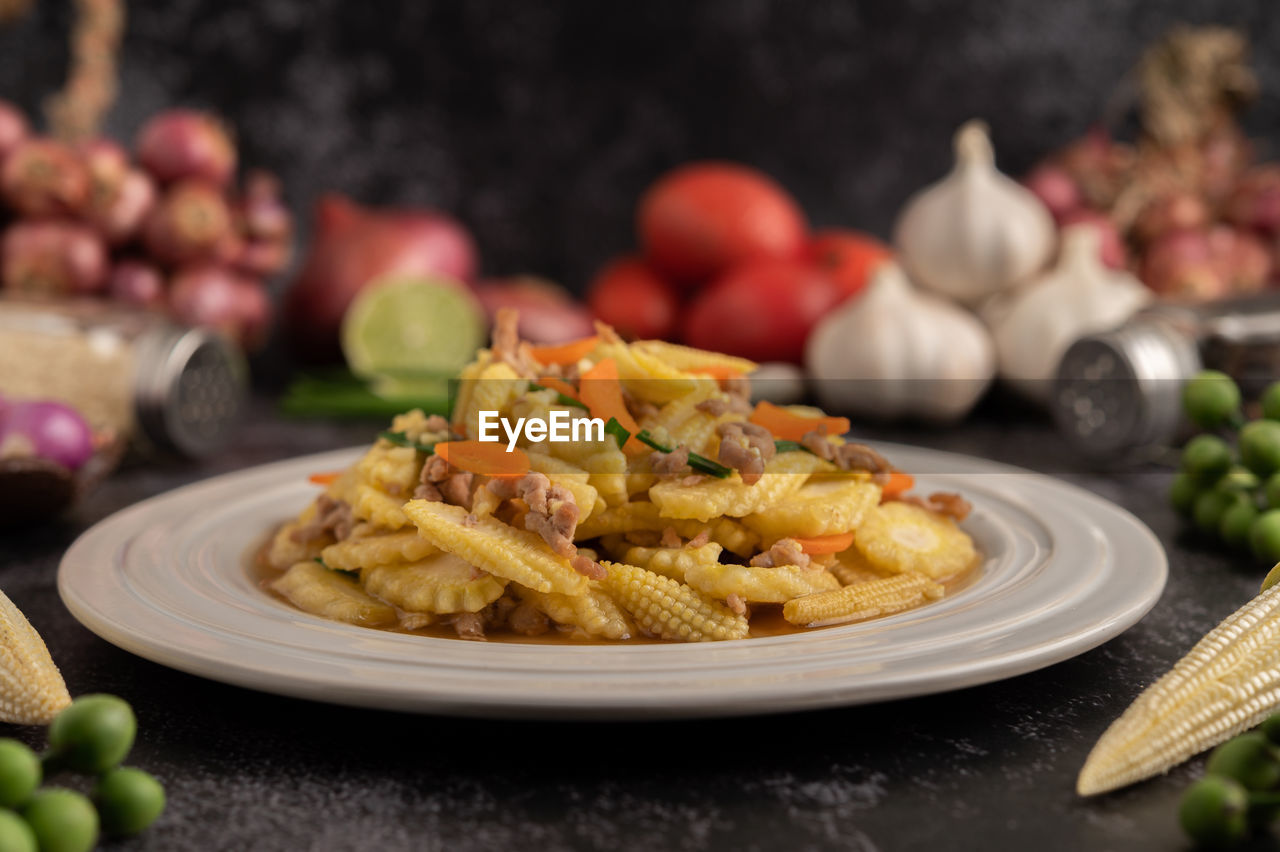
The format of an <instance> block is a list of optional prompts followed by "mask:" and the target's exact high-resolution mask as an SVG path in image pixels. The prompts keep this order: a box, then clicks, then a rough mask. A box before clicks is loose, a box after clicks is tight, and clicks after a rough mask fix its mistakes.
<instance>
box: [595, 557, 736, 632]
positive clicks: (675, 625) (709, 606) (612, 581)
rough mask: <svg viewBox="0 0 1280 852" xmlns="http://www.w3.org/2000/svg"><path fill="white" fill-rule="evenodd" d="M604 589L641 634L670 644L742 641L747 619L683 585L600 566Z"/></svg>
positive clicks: (634, 569) (639, 571)
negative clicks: (604, 574) (605, 572)
mask: <svg viewBox="0 0 1280 852" xmlns="http://www.w3.org/2000/svg"><path fill="white" fill-rule="evenodd" d="M602 564H603V565H604V567H605V570H606V571H607V572H608V576H607V577H605V579H604V580H603V581H602V585H603V586H604V588H605V589H606V590H607V591H608V592H609V594H611V595H612V596H613V598H614V600H616V601H617V602H618V603H619V604H621V606H622V608H623V609H625V610H626V611H627V612H629V613H631V615H632V617H633V618H635V620H636V624H637V625H638V626H639V628H640V629H641V630H643V631H644V632H645V633H648V634H650V635H653V636H658V637H661V638H663V639H667V640H669V641H672V642H708V641H714V640H720V639H745V638H746V637H747V635H748V626H747V619H746V618H745V617H743V616H741V615H736V614H734V613H733V612H732V611H731V610H730V609H729V608H728V607H726V606H725V605H724V604H722V603H720V602H719V601H716V600H713V599H711V598H709V597H707V596H706V595H704V594H702V593H701V592H699V591H697V590H696V589H691V588H689V587H688V586H686V585H684V584H683V583H680V582H677V581H675V580H672V579H671V578H670V577H664V576H662V575H661V574H655V573H653V572H652V571H646V570H645V569H643V568H637V567H636V566H635V565H626V564H623V563H621V562H605V563H602Z"/></svg>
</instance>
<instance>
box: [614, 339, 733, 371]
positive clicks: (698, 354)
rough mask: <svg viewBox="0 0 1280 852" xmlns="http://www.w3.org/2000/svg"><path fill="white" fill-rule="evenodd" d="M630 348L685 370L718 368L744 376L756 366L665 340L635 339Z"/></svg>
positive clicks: (728, 356)
mask: <svg viewBox="0 0 1280 852" xmlns="http://www.w3.org/2000/svg"><path fill="white" fill-rule="evenodd" d="M631 348H632V350H634V351H637V352H643V353H645V354H646V355H650V356H652V357H654V358H656V359H658V360H659V361H661V362H662V363H664V364H668V365H670V366H672V367H675V368H676V369H678V370H684V371H685V372H694V371H697V370H705V369H708V368H720V369H724V370H728V371H730V372H734V373H741V374H742V375H744V376H745V375H747V374H748V373H750V372H752V371H753V370H755V368H756V362H755V361H748V360H747V359H746V358H738V357H736V356H734V355H724V354H722V353H720V352H708V351H707V350H705V349H694V348H693V347H692V346H681V345H680V344H679V343H667V342H666V341H665V340H637V341H636V342H635V343H632V344H631Z"/></svg>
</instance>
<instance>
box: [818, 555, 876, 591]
mask: <svg viewBox="0 0 1280 852" xmlns="http://www.w3.org/2000/svg"><path fill="white" fill-rule="evenodd" d="M827 570H828V571H830V572H831V573H832V574H834V575H835V578H836V579H837V580H839V581H840V585H842V586H852V585H854V584H855V583H867V582H870V581H871V580H880V579H883V578H884V577H886V576H890V575H889V574H887V573H886V572H884V571H881V570H879V569H878V568H876V567H875V566H874V565H872V564H871V563H870V562H868V561H867V557H865V556H863V555H862V554H861V553H859V552H858V549H857V548H856V547H851V548H849V549H848V550H846V551H845V552H844V553H841V554H839V556H838V557H837V558H836V561H835V562H834V563H833V564H831V565H828V566H827Z"/></svg>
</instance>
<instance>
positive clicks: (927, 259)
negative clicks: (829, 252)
mask: <svg viewBox="0 0 1280 852" xmlns="http://www.w3.org/2000/svg"><path fill="white" fill-rule="evenodd" d="M954 144H955V153H956V164H955V167H954V168H953V169H952V170H951V173H950V174H948V175H947V176H946V177H945V178H943V179H942V180H941V181H939V182H937V183H935V184H933V185H931V186H928V187H926V188H925V189H923V190H921V191H920V192H918V193H916V194H915V196H913V197H912V198H911V199H910V200H909V201H908V202H907V206H906V207H905V208H904V209H903V211H902V214H901V216H899V217H898V224H897V226H896V227H895V229H894V240H895V242H896V243H897V244H898V250H899V253H900V259H901V262H902V265H903V266H904V267H906V269H907V271H908V272H909V273H911V277H912V279H913V280H915V281H917V282H918V283H919V284H920V286H922V287H924V288H925V289H928V290H932V291H934V292H936V293H941V294H942V295H944V296H949V297H951V298H953V299H956V300H957V301H960V302H963V303H965V304H973V303H975V302H977V301H979V300H981V299H982V298H983V297H984V296H987V295H989V294H991V293H995V292H997V291H999V290H1003V289H1005V288H1007V287H1011V286H1013V285H1016V284H1019V283H1021V282H1023V281H1025V280H1027V279H1028V278H1030V277H1031V276H1032V275H1035V274H1036V273H1037V272H1039V271H1040V270H1041V269H1043V268H1044V267H1045V266H1046V264H1048V262H1049V257H1050V255H1051V254H1052V253H1053V244H1054V226H1053V219H1052V218H1051V217H1050V215H1049V211H1048V209H1047V208H1046V207H1045V206H1044V204H1043V203H1042V202H1041V201H1040V199H1038V198H1036V197H1035V196H1034V195H1032V194H1031V192H1030V191H1029V190H1027V189H1026V188H1024V187H1023V186H1021V185H1020V184H1019V183H1017V182H1016V181H1014V180H1012V179H1010V178H1008V177H1006V176H1005V175H1003V174H1001V173H1000V172H999V171H998V170H997V169H996V165H995V153H994V152H993V151H992V149H991V140H990V139H989V138H988V137H987V129H986V125H984V124H983V123H982V122H980V121H970V122H968V123H967V124H965V125H964V126H963V127H961V128H960V130H959V131H958V132H957V133H956V136H955V143H954Z"/></svg>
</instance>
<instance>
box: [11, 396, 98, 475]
mask: <svg viewBox="0 0 1280 852" xmlns="http://www.w3.org/2000/svg"><path fill="white" fill-rule="evenodd" d="M15 442H23V443H28V444H29V445H30V448H31V450H32V451H33V452H34V454H35V455H36V456H38V457H39V458H44V459H48V460H49V461H52V462H56V463H57V464H60V465H62V466H63V467H65V468H67V469H69V470H76V469H77V468H79V467H80V466H81V465H83V464H84V463H85V462H87V461H88V460H89V458H90V456H92V455H93V432H92V430H90V429H89V424H87V423H86V422H85V420H84V418H83V417H81V416H80V414H79V413H78V412H76V410H75V409H73V408H71V407H69V406H66V405H63V404H62V403H60V402H53V401H48V400H40V401H21V402H13V403H10V404H9V405H8V407H7V409H6V411H5V416H4V419H3V421H0V446H13V444H14V443H15Z"/></svg>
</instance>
